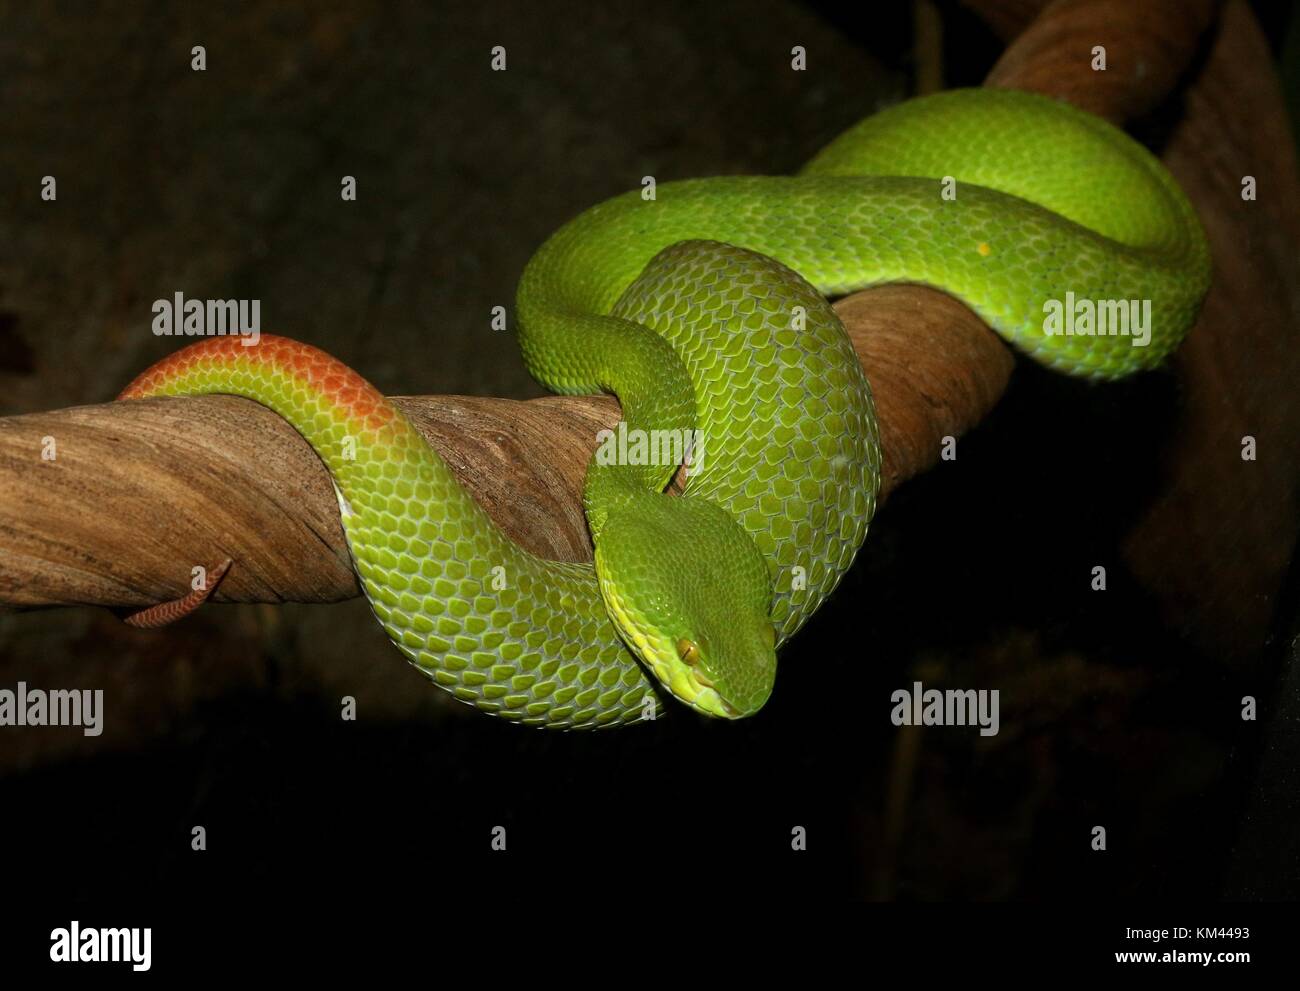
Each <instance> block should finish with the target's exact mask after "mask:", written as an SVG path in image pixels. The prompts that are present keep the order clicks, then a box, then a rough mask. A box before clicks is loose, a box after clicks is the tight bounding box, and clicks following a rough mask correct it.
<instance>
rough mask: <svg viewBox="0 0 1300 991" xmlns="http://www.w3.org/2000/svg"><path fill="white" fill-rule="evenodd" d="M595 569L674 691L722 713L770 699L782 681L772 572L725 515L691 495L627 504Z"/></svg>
mask: <svg viewBox="0 0 1300 991" xmlns="http://www.w3.org/2000/svg"><path fill="white" fill-rule="evenodd" d="M664 504H673V505H664ZM596 575H597V578H598V579H599V582H600V591H601V595H602V597H603V598H604V601H605V607H606V609H607V611H608V612H609V615H610V617H611V618H612V619H613V621H614V625H615V626H616V627H617V628H618V632H619V635H620V636H621V637H622V638H623V641H624V642H625V643H626V644H627V645H628V647H629V649H631V650H632V652H633V653H634V654H636V656H637V657H638V658H639V659H640V660H641V662H642V663H643V664H644V665H645V666H646V667H647V668H648V669H649V670H650V672H651V673H652V674H653V675H654V676H655V678H656V679H657V680H658V681H659V682H660V683H661V684H662V685H663V686H664V688H666V689H667V690H668V691H669V692H671V693H672V694H673V695H674V696H675V697H676V698H678V699H679V700H681V701H682V702H685V703H686V704H687V705H689V706H691V707H692V708H694V709H696V710H697V711H699V712H702V713H704V714H705V715H709V716H719V717H721V718H724V719H739V718H741V717H743V716H752V715H753V714H754V713H756V712H758V710H759V709H761V708H762V707H763V704H764V703H765V702H766V701H767V699H768V696H770V695H771V694H772V686H773V684H774V683H775V681H776V632H775V629H774V628H773V626H772V620H771V615H770V614H771V606H772V584H771V578H770V576H769V574H768V571H767V565H766V564H765V563H764V561H763V557H762V554H761V553H760V552H759V550H758V547H757V546H756V545H755V544H754V542H753V540H752V539H751V538H750V536H749V535H748V534H747V533H745V532H744V530H742V529H741V527H740V525H739V524H738V523H736V521H735V520H733V519H732V518H731V517H730V516H729V515H727V513H725V512H724V511H723V510H721V509H720V508H718V507H717V506H715V505H714V504H712V503H710V502H707V501H706V500H703V499H694V498H691V497H689V496H683V497H681V498H668V497H665V496H659V495H648V496H647V499H645V500H637V502H636V503H634V504H633V505H632V506H626V507H621V508H620V509H618V510H616V511H614V512H613V513H612V514H611V515H610V517H609V519H608V521H607V522H606V523H605V525H604V527H603V528H602V530H601V534H600V537H599V539H598V540H597V541H596Z"/></svg>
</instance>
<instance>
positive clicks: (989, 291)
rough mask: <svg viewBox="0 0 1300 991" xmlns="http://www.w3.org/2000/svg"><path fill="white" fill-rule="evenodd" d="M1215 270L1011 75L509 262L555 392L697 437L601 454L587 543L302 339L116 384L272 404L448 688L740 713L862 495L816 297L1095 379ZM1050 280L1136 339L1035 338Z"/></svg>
mask: <svg viewBox="0 0 1300 991" xmlns="http://www.w3.org/2000/svg"><path fill="white" fill-rule="evenodd" d="M1208 281H1209V253H1208V248H1207V245H1206V242H1205V237H1204V235H1203V233H1202V231H1201V228H1200V226H1199V223H1198V221H1197V219H1196V216H1195V214H1194V212H1193V210H1192V207H1191V205H1190V204H1189V203H1188V201H1187V199H1186V198H1185V196H1184V195H1183V194H1182V192H1181V191H1180V190H1179V188H1178V187H1177V185H1176V184H1175V182H1174V180H1173V179H1172V177H1171V176H1170V175H1169V174H1168V173H1167V172H1166V171H1165V170H1164V168H1163V167H1162V166H1161V165H1160V164H1159V163H1158V162H1157V160H1156V159H1155V158H1154V157H1153V156H1152V155H1151V154H1150V153H1148V152H1147V151H1146V150H1145V149H1143V148H1142V147H1141V146H1140V145H1139V144H1137V143H1136V142H1135V141H1133V140H1132V139H1130V138H1129V137H1128V136H1126V135H1125V134H1124V133H1123V132H1121V131H1119V130H1118V129H1116V128H1114V127H1113V126H1111V125H1110V124H1108V123H1106V122H1104V121H1102V120H1100V119H1099V118H1096V117H1093V116H1090V115H1089V114H1086V113H1084V112H1082V111H1080V110H1077V109H1074V108H1071V107H1069V106H1068V105H1065V104H1063V103H1059V102H1057V101H1054V100H1051V99H1048V98H1046V97H1042V96H1036V95H1032V94H1028V93H1021V92H1014V91H1001V90H955V91H951V92H948V93H943V94H938V95H935V96H929V97H923V98H918V99H914V100H911V101H908V102H905V103H902V104H900V105H898V106H895V107H892V108H889V109H887V110H885V111H882V112H880V113H878V114H876V115H874V116H872V117H869V118H867V119H866V120H864V121H862V122H861V123H860V124H858V125H856V126H855V127H853V128H852V129H851V130H849V131H848V132H846V133H845V134H844V135H842V136H841V137H840V138H838V139H837V140H836V141H835V142H833V143H832V144H831V145H830V146H829V147H827V148H826V149H825V150H824V151H823V152H822V153H821V154H819V155H818V156H817V157H816V158H815V159H814V160H813V161H812V162H811V163H810V164H809V165H808V166H807V167H806V168H805V169H804V170H803V171H802V172H801V173H800V174H799V175H797V176H793V177H721V178H710V179H694V180H685V181H678V182H669V183H664V184H662V185H660V186H659V187H658V189H657V191H656V194H655V196H654V197H653V198H647V197H644V196H643V195H642V194H641V192H640V191H633V192H631V193H628V194H626V195H623V196H620V197H616V198H614V199H611V200H609V201H607V202H605V203H602V204H600V205H598V206H595V207H593V208H592V209H590V210H588V211H587V212H585V213H583V214H581V215H580V216H579V217H577V218H576V219H575V220H573V221H571V222H570V223H569V224H567V225H566V226H564V227H563V228H561V229H560V230H559V231H558V232H556V233H555V234H554V235H552V236H551V238H550V239H549V240H547V241H546V243H545V244H544V245H543V246H542V247H541V248H540V249H539V250H538V252H537V253H536V255H534V257H533V258H532V260H531V261H530V262H529V263H528V265H527V267H526V269H525V271H524V274H523V277H522V279H521V280H520V285H519V290H518V298H517V314H518V321H519V341H520V346H521V348H522V351H523V355H524V358H525V361H526V363H527V365H528V368H529V370H530V372H531V373H532V374H533V375H534V377H535V378H537V379H538V380H539V381H540V382H541V383H542V384H543V385H545V386H547V387H548V388H550V389H552V390H553V391H556V392H561V393H566V394H579V393H591V392H599V391H604V392H611V393H613V394H615V395H616V396H617V397H618V398H619V400H620V402H621V404H622V408H623V415H624V421H625V426H626V428H627V430H628V431H629V434H628V435H629V436H632V435H633V432H634V431H640V432H642V435H643V436H644V435H652V434H653V433H654V432H655V431H661V432H669V434H670V435H671V436H687V437H694V438H698V439H699V444H698V450H696V451H695V452H693V459H692V462H693V463H692V465H691V467H690V472H689V476H688V481H687V484H686V487H685V491H684V493H683V494H682V495H681V496H678V497H674V496H671V495H668V494H665V492H664V489H665V487H666V485H667V483H668V482H669V480H670V477H671V476H672V474H673V473H674V470H675V468H676V465H675V464H671V463H658V464H655V463H650V464H642V463H634V462H637V461H644V460H646V459H644V458H642V459H636V458H624V459H622V460H623V462H625V463H618V461H619V459H613V460H612V461H610V460H609V459H607V461H606V462H605V463H601V462H600V461H599V459H596V460H594V461H593V463H592V465H591V466H590V467H589V469H588V473H587V477H586V483H585V489H584V506H585V509H586V512H587V518H588V523H589V526H590V529H591V532H592V535H593V539H594V543H595V548H596V554H595V564H594V566H593V565H583V564H571V563H559V562H554V561H547V560H543V559H540V558H537V557H535V556H533V555H531V554H529V553H526V552H525V551H524V550H522V549H521V548H519V547H518V546H517V545H516V544H514V542H513V541H511V540H510V538H509V537H507V536H506V535H505V534H504V533H503V532H502V531H501V530H500V529H499V528H497V527H496V525H495V524H494V523H493V522H492V521H491V520H490V519H489V517H488V516H487V514H486V513H485V512H484V511H483V510H482V509H481V508H480V507H479V506H478V505H477V504H476V503H475V501H474V499H473V498H472V497H471V496H470V495H469V494H468V493H467V492H466V491H465V490H464V489H463V488H461V486H460V485H459V484H458V482H457V481H456V479H455V478H454V477H453V475H452V472H451V470H450V469H449V468H448V467H447V465H446V464H445V463H444V462H443V461H442V459H441V458H440V457H439V456H438V455H437V453H435V452H434V451H433V450H432V449H431V448H430V446H429V445H428V444H427V443H426V441H425V440H424V439H423V437H422V436H421V435H420V434H419V433H418V432H417V431H416V430H415V428H414V427H412V425H411V424H410V423H409V422H408V421H407V420H406V418H405V417H404V416H403V415H402V414H401V413H399V412H398V411H397V409H396V408H395V407H394V406H392V405H391V404H390V403H388V402H387V401H386V400H385V398H384V397H383V396H382V395H381V394H380V393H379V392H378V391H377V390H375V389H374V387H372V386H371V385H370V384H369V383H367V382H366V381H365V380H364V379H362V378H361V377H360V376H359V375H358V374H357V373H356V372H354V371H352V370H351V369H349V368H348V367H346V366H345V365H343V364H342V363H340V362H339V361H337V360H336V359H334V358H332V357H330V356H329V355H327V354H325V353H323V352H321V351H319V350H317V349H315V348H312V347H309V346H307V345H304V344H300V343H297V342H294V341H290V340H288V339H285V338H279V337H272V336H268V335H263V336H262V338H261V341H260V343H258V344H257V345H256V346H253V347H244V346H243V342H242V341H241V340H239V339H236V338H230V337H219V338H210V339H207V340H203V341H200V342H198V343H195V344H193V345H191V346H189V347H187V348H185V349H183V350H181V351H178V352H177V353H175V354H174V355H172V356H170V357H169V358H167V359H165V360H163V361H161V362H160V363H158V364H157V365H155V366H153V367H152V368H150V369H148V370H147V371H145V372H144V373H143V374H141V375H140V376H139V377H138V378H137V379H136V380H135V381H134V382H133V383H132V384H131V385H130V386H129V387H128V388H127V389H126V390H125V391H124V392H123V394H122V398H124V399H130V398H140V397H145V396H154V395H194V394H201V393H229V394H234V395H239V396H245V397H248V398H250V399H253V400H256V401H257V402H259V403H262V404H263V405H265V406H267V407H269V408H270V409H272V410H274V411H275V412H277V413H278V414H280V415H281V416H282V417H284V418H285V419H286V420H288V421H289V422H290V423H291V424H292V425H293V426H294V427H295V428H296V429H297V430H298V431H299V432H300V433H301V434H302V435H303V436H304V437H305V438H306V439H307V441H308V442H309V443H310V444H311V445H312V447H313V448H314V449H315V450H316V452H317V453H318V454H319V455H320V457H321V459H322V460H323V461H324V463H325V465H326V467H327V468H328V469H329V472H330V475H331V477H332V479H333V481H334V485H335V488H336V491H337V493H338V499H339V507H340V512H341V514H342V519H343V526H344V531H345V533H346V536H347V542H348V546H349V548H350V550H351V554H352V559H353V562H354V565H355V568H356V571H357V573H358V575H359V577H360V580H361V584H362V587H363V589H364V591H365V594H366V596H367V598H368V599H369V601H370V604H371V606H372V608H373V610H374V613H375V615H376V616H377V618H378V619H379V621H380V623H381V624H382V625H383V627H384V629H385V630H386V631H387V633H388V636H389V637H390V638H391V640H392V641H393V643H394V644H396V645H397V647H398V649H399V650H400V651H401V652H402V653H403V654H405V655H406V657H407V658H408V659H409V660H410V661H411V662H412V663H413V664H415V665H416V666H417V667H418V668H419V670H420V671H422V672H424V673H425V674H426V675H427V676H428V677H430V678H431V679H432V680H433V681H434V682H436V683H437V684H438V685H441V686H442V687H443V688H445V689H446V690H448V691H449V692H451V693H452V694H453V695H454V696H455V697H456V698H458V699H460V700H462V701H464V702H467V703H470V704H472V705H474V706H476V707H478V708H479V709H480V710H482V711H484V712H487V713H491V714H493V715H496V716H500V717H503V718H505V719H509V720H513V721H516V722H520V723H525V724H530V725H545V726H552V727H569V728H587V727H598V726H612V725H619V724H624V723H628V722H632V721H636V720H640V719H642V718H644V717H645V716H647V715H651V714H653V712H654V706H655V702H656V700H657V699H658V698H659V697H660V695H659V690H660V688H663V689H666V690H667V691H668V692H670V693H671V694H672V695H674V696H676V697H677V698H678V699H680V700H682V701H684V702H686V703H688V704H689V705H691V706H693V707H694V708H695V709H697V710H698V711H700V712H704V713H707V714H710V715H714V716H723V717H730V718H735V717H740V716H746V715H750V714H752V713H754V712H756V711H757V710H758V709H759V708H761V706H762V705H763V704H764V702H765V701H766V700H767V698H768V697H769V695H770V693H771V691H772V689H773V684H774V680H775V676H776V649H777V648H778V647H779V646H780V645H781V644H782V643H783V642H784V641H785V640H787V639H788V638H789V637H790V636H792V635H793V634H794V633H795V632H796V631H797V630H798V629H799V628H800V626H801V625H802V624H803V623H804V622H805V621H806V620H807V619H808V617H809V616H810V615H811V614H812V612H813V611H814V610H815V609H816V608H817V607H818V605H820V603H821V602H822V601H823V600H824V599H825V598H826V596H828V595H829V594H830V593H831V592H832V590H833V589H834V588H835V586H836V584H837V582H838V581H839V579H840V577H841V576H842V575H843V574H844V572H845V570H846V569H847V568H848V567H849V565H850V564H851V562H852V560H853V557H854V555H855V554H856V552H857V550H858V548H859V547H860V546H861V544H862V542H863V540H864V538H865V536H866V532H867V525H868V523H869V521H870V519H871V516H872V513H873V511H874V509H875V503H876V495H877V491H878V487H879V478H880V451H879V443H878V438H877V428H876V420H875V413H874V409H873V405H872V399H871V391H870V388H869V385H868V383H867V380H866V377H865V376H864V374H863V370H862V368H861V365H860V363H859V360H858V357H857V355H856V353H855V352H854V349H853V347H852V345H851V343H850V341H849V339H848V336H847V334H846V333H845V331H844V328H843V327H842V326H841V324H840V322H839V320H838V319H837V317H836V315H835V313H834V312H833V311H832V309H831V308H830V305H829V303H828V302H827V297H828V296H835V295H837V294H843V293H848V292H852V291H856V290H859V289H862V288H865V287H867V286H870V285H874V284H879V283H886V282H912V283H920V284H925V285H930V286H933V287H936V288H939V289H941V290H943V291H945V292H947V293H949V294H951V295H953V296H955V297H957V298H958V299H960V300H962V301H963V302H964V303H966V304H967V305H968V306H969V307H970V308H971V309H972V310H974V312H975V313H976V314H978V315H979V316H980V317H981V318H983V320H984V321H986V322H987V323H988V324H989V326H991V327H992V328H994V330H996V331H997V332H998V333H999V334H1001V335H1002V336H1003V337H1004V338H1006V339H1007V340H1008V341H1010V342H1012V343H1013V344H1015V345H1016V346H1017V347H1018V348H1019V349H1020V350H1022V351H1023V352H1025V353H1027V354H1029V355H1030V356H1031V357H1033V358H1034V359H1035V360H1037V361H1039V362H1042V363H1044V364H1046V365H1049V366H1051V367H1054V368H1057V369H1059V370H1061V371H1064V372H1066V373H1069V374H1074V375H1079V376H1086V377H1091V378H1097V379H1105V378H1115V377H1119V376H1123V375H1127V374H1130V373H1132V372H1135V371H1139V370H1142V369H1146V368H1151V367H1153V366H1155V365H1157V364H1159V363H1160V362H1161V360H1162V359H1163V358H1164V357H1165V356H1166V355H1167V354H1168V353H1169V352H1170V351H1171V350H1172V349H1173V348H1174V347H1176V346H1177V344H1178V343H1179V341H1180V340H1181V339H1182V337H1183V336H1184V334H1185V333H1186V332H1187V330H1188V329H1189V327H1190V326H1191V323H1192V321H1193V320H1194V318H1195V315H1196V311H1197V308H1198V306H1199V303H1200V300H1201V298H1202V296H1203V295H1204V292H1205V290H1206V287H1207V285H1208ZM1067 293H1072V294H1073V296H1074V298H1079V299H1090V300H1125V301H1127V300H1145V301H1149V302H1150V306H1151V314H1152V316H1151V327H1150V337H1149V340H1148V341H1147V342H1146V343H1145V346H1135V343H1136V340H1135V339H1131V338H1130V337H1127V336H1118V335H1114V334H1111V335H1098V334H1092V335H1085V334H1074V335H1067V334H1049V333H1046V332H1045V324H1044V312H1045V310H1044V306H1045V302H1046V301H1049V300H1062V299H1065V298H1066V294H1067ZM650 460H654V459H650ZM660 460H661V462H662V461H663V459H660Z"/></svg>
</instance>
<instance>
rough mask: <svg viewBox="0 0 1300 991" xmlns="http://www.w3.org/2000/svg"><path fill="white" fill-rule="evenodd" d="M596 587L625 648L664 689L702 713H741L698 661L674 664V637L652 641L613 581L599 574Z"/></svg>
mask: <svg viewBox="0 0 1300 991" xmlns="http://www.w3.org/2000/svg"><path fill="white" fill-rule="evenodd" d="M596 556H597V559H598V565H597V569H596V570H597V575H603V573H604V569H603V568H602V567H600V564H601V562H600V560H599V559H600V557H601V548H600V547H599V546H597V548H596ZM599 581H600V591H601V595H602V596H603V597H604V599H605V605H606V608H607V609H608V611H609V614H610V617H611V618H612V619H613V621H614V626H615V628H616V629H617V630H618V632H619V636H621V637H622V638H623V640H624V642H625V643H626V644H627V646H628V648H629V649H630V650H631V651H632V653H633V654H635V655H636V656H637V657H638V658H639V659H640V660H641V661H642V663H644V664H645V665H646V667H648V668H649V669H650V672H651V673H652V674H653V675H654V676H655V678H656V679H658V681H659V683H660V684H662V685H663V686H664V687H665V688H667V689H668V691H669V692H671V693H672V695H673V696H674V697H675V698H677V699H678V700H679V701H681V702H685V703H686V704H687V705H689V706H690V707H691V708H692V709H694V710H696V711H697V712H700V713H702V714H703V715H706V716H713V717H715V718H721V719H739V718H741V717H742V716H744V715H745V713H744V712H742V711H741V710H740V709H738V708H737V707H736V706H734V705H732V704H731V703H730V702H728V701H727V700H726V699H725V698H723V697H722V695H721V694H719V692H718V690H717V684H716V682H715V681H713V679H712V678H710V677H709V676H708V675H706V674H704V673H703V672H702V671H700V669H699V666H698V665H691V666H688V665H686V664H680V663H678V664H674V663H672V660H673V659H675V658H676V657H677V656H678V651H677V647H676V641H674V640H673V639H672V638H663V637H661V638H659V639H661V640H663V641H664V642H663V643H655V642H654V641H653V640H652V638H651V636H649V635H648V634H647V633H646V632H645V624H643V623H640V622H637V621H635V620H634V619H633V617H632V614H631V610H630V609H629V607H628V604H627V602H626V601H625V600H624V598H623V597H622V596H621V595H620V594H619V590H618V588H617V587H615V585H614V583H613V582H611V581H608V580H606V579H605V578H603V577H602V578H600V579H599Z"/></svg>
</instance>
